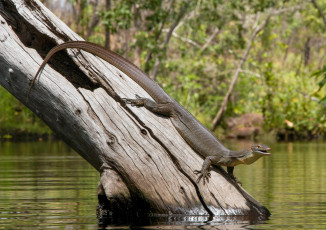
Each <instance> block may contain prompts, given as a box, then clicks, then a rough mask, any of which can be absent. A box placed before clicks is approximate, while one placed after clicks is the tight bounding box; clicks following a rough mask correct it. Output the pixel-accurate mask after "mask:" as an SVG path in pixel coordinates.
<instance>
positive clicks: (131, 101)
mask: <svg viewBox="0 0 326 230" xmlns="http://www.w3.org/2000/svg"><path fill="white" fill-rule="evenodd" d="M122 100H123V101H124V102H125V103H126V104H130V105H131V106H136V107H138V108H139V107H142V106H144V103H145V102H144V98H142V97H140V96H138V95H137V94H136V99H130V98H123V99H122Z"/></svg>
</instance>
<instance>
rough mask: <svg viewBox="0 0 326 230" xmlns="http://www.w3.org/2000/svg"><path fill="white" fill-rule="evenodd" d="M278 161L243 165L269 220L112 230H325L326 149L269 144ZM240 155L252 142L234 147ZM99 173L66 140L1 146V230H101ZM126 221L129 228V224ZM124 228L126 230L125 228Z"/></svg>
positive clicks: (178, 222) (242, 173)
mask: <svg viewBox="0 0 326 230" xmlns="http://www.w3.org/2000/svg"><path fill="white" fill-rule="evenodd" d="M267 144H268V145H270V146H271V147H272V148H273V149H272V155H271V156H269V157H265V158H262V159H261V160H259V161H257V162H255V163H254V164H253V165H251V166H238V167H236V169H235V175H236V176H237V177H238V178H239V180H241V181H242V182H243V187H244V188H245V189H246V190H247V191H248V192H249V193H250V194H251V195H252V196H253V197H255V198H256V199H257V200H258V201H260V202H261V203H262V204H263V205H264V206H266V207H267V208H268V209H269V210H270V211H271V213H272V216H271V218H270V219H269V220H267V221H264V222H258V223H256V222H250V221H248V220H245V219H242V220H241V217H240V219H239V217H237V218H236V219H234V218H232V217H227V218H224V217H222V218H219V217H216V218H215V219H213V220H212V221H208V220H206V219H205V218H206V217H180V216H168V217H159V218H158V217H155V218H154V217H151V218H149V219H146V220H141V219H140V218H138V217H135V218H133V219H131V220H128V221H127V222H128V223H129V224H127V226H126V222H125V220H124V219H123V218H122V217H121V219H120V220H122V221H119V220H117V219H109V220H108V221H109V222H107V223H103V224H104V225H102V226H107V224H109V225H110V228H118V227H122V228H124V227H128V226H142V227H143V228H161V229H180V228H187V229H189V228H190V229H196V228H198V227H200V228H203V229H210V228H216V227H217V226H218V227H219V228H223V229H261V228H263V229H287V228H292V229H298V228H309V229H326V182H325V177H326V165H325V164H326V152H325V150H326V144H325V143H281V144H269V143H267ZM229 145H230V147H231V146H232V149H235V148H238V149H241V148H243V147H244V145H250V143H247V142H244V143H238V142H237V143H229ZM98 179H99V177H98V173H97V172H96V171H95V170H94V169H93V168H92V167H91V166H90V165H89V164H88V163H87V162H86V161H84V160H83V159H82V158H81V157H80V156H78V155H77V154H76V153H75V152H73V151H72V150H71V149H70V148H69V147H68V146H66V145H65V144H63V143H61V142H56V143H51V142H37V143H10V142H9V143H1V144H0V229H8V228H10V229H26V228H29V229H46V228H60V229H61V228H65V229H97V228H98V227H101V225H100V226H99V225H98V220H97V217H96V205H97V196H96V193H97V183H98ZM122 223H124V224H122ZM121 225H122V226H121Z"/></svg>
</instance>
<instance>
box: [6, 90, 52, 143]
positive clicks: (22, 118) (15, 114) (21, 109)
mask: <svg viewBox="0 0 326 230" xmlns="http://www.w3.org/2000/svg"><path fill="white" fill-rule="evenodd" d="M50 132H51V131H50V129H49V128H48V127H47V126H46V125H45V124H44V123H43V122H42V121H40V120H39V119H38V118H37V117H36V115H34V114H33V113H32V112H31V111H30V110H29V109H28V108H27V107H25V106H24V105H23V104H22V103H20V102H19V101H18V100H17V99H16V98H14V97H13V96H12V95H11V94H10V93H9V92H7V91H6V90H5V89H4V88H2V87H0V137H2V138H6V139H8V138H9V139H10V138H11V135H10V134H16V133H26V134H28V133H37V134H49V133H50Z"/></svg>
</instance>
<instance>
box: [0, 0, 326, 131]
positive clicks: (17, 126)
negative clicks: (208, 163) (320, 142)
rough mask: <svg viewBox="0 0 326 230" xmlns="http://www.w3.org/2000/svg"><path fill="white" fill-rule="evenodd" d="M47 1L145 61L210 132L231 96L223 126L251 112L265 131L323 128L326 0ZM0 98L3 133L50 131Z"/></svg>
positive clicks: (75, 23)
mask: <svg viewBox="0 0 326 230" xmlns="http://www.w3.org/2000/svg"><path fill="white" fill-rule="evenodd" d="M43 2H44V3H45V4H46V5H47V6H48V7H50V9H52V10H53V11H54V12H55V13H56V14H57V15H58V16H59V17H61V18H62V19H63V20H64V21H65V22H66V23H67V24H68V25H69V26H70V27H71V28H73V29H74V30H75V31H77V32H78V33H79V34H80V35H82V36H83V37H84V38H85V39H86V40H89V41H92V42H95V43H98V44H101V45H103V46H106V47H107V48H110V49H112V50H114V51H116V52H118V53H120V54H122V55H123V56H125V57H127V58H128V59H130V60H132V61H133V62H134V63H135V64H136V65H138V66H140V67H141V68H142V69H143V70H145V72H147V73H148V74H149V76H151V77H152V78H153V79H155V80H156V81H157V82H159V84H160V85H161V86H162V87H163V88H164V89H165V90H166V91H167V92H168V93H169V94H170V95H171V96H172V97H173V98H175V99H176V100H177V101H179V102H180V103H181V104H182V105H184V106H185V107H186V108H187V109H188V110H190V111H191V112H192V113H193V114H194V115H195V116H196V117H197V118H198V119H199V120H200V121H202V122H203V123H204V124H205V125H207V126H208V127H210V128H214V124H213V120H214V118H215V117H216V115H217V113H218V111H219V109H220V108H221V106H222V104H223V101H225V102H227V103H226V105H227V106H226V108H225V111H224V110H223V111H222V112H223V113H222V114H223V116H222V119H217V121H216V120H215V124H219V126H218V127H219V128H220V129H218V130H220V131H221V127H224V128H225V127H226V125H225V120H226V118H227V117H234V116H238V115H241V114H245V113H259V114H262V115H263V117H264V128H265V130H266V131H275V132H284V130H292V131H294V132H295V133H298V134H300V135H301V136H305V137H307V136H310V137H311V136H315V135H317V136H318V135H321V134H324V133H325V131H326V93H325V87H323V85H325V84H326V65H325V66H324V63H325V56H326V49H325V47H326V20H325V16H324V14H326V1H321V0H319V1H314V0H313V1H298V0H293V1H287V0H283V1H274V0H264V1H259V0H245V1H236V0H230V1H221V0H199V1H187V0H171V1H163V0H133V1H131V0H117V1H110V0H105V1H104V0H102V1H101V0H92V1H91V0H69V1H68V0H67V1H66V2H64V4H63V1H58V0H57V1H55V0H52V1H51V0H44V1H43ZM232 80H234V82H235V85H232V84H231V82H232ZM233 86H234V87H233ZM228 91H229V92H230V93H231V94H230V95H229V96H225V95H227V92H228ZM0 97H1V100H0V108H1V113H0V127H1V130H2V131H3V130H7V131H8V130H20V131H27V130H28V131H29V132H48V131H47V129H45V128H44V125H43V124H41V123H40V122H39V121H38V120H35V117H34V115H32V114H31V113H30V112H29V111H27V110H26V109H25V108H23V106H22V105H21V104H20V103H19V102H17V101H16V100H14V99H13V98H11V97H9V95H8V94H7V93H6V92H4V90H3V89H0ZM220 121H222V122H220Z"/></svg>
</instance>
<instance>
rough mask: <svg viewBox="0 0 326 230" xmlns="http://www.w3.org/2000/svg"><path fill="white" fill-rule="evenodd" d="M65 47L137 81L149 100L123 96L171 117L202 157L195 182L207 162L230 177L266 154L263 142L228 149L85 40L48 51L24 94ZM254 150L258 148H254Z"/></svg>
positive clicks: (139, 75)
mask: <svg viewBox="0 0 326 230" xmlns="http://www.w3.org/2000/svg"><path fill="white" fill-rule="evenodd" d="M67 48H78V49H82V50H85V51H87V52H89V53H92V54H94V55H96V56H98V57H100V58H102V59H104V60H105V61H107V62H109V63H110V64H112V65H113V66H115V67H116V68H118V69H119V70H121V71H122V72H124V73H125V74H126V75H127V76H128V77H130V78H131V79H132V80H134V81H135V82H136V83H137V84H139V85H140V86H141V87H142V88H143V89H144V90H145V91H146V92H147V93H148V94H149V95H150V96H151V97H152V98H153V99H154V101H153V100H151V99H147V98H140V97H138V98H136V99H126V102H127V103H129V104H131V105H132V106H137V107H142V106H144V107H145V108H146V109H148V110H150V111H152V112H153V113H156V114H160V115H163V116H167V117H169V118H170V119H171V121H172V123H173V125H174V126H175V128H176V129H177V131H178V132H179V133H180V135H181V136H182V137H183V139H184V140H185V141H186V142H187V143H188V144H189V145H190V146H191V147H192V148H193V149H194V150H195V151H196V152H197V153H198V154H200V155H201V156H202V157H204V158H205V161H204V164H203V167H202V169H201V170H200V171H198V170H196V171H194V173H196V174H199V177H198V180H197V182H198V183H199V182H200V180H201V179H203V181H204V184H205V181H207V182H208V180H209V177H210V173H209V168H210V166H211V164H214V165H220V166H226V167H228V172H229V174H230V176H231V177H232V178H233V179H235V177H234V176H233V167H234V166H236V165H238V164H251V163H253V162H254V161H256V160H257V159H259V158H260V157H261V156H264V155H268V154H269V153H267V151H268V150H270V148H269V147H268V146H266V145H258V146H252V147H251V148H250V150H247V149H245V150H242V151H231V150H229V149H228V148H226V147H225V146H224V145H223V144H222V143H221V142H220V141H219V140H218V139H217V138H216V136H215V135H214V134H213V133H212V132H210V131H209V130H208V129H207V128H206V127H205V126H204V125H203V124H201V123H200V122H199V121H198V120H197V119H196V118H195V117H194V116H193V115H192V114H191V113H189V112H188V110H186V109H185V108H183V107H182V106H181V105H180V104H179V103H177V102H176V101H175V100H173V99H172V98H171V97H170V96H169V95H167V94H166V93H165V92H164V90H163V89H162V88H161V87H160V86H159V85H158V84H157V83H156V82H154V81H153V80H152V79H150V78H149V77H148V76H147V75H146V74H145V73H144V72H143V71H142V70H140V69H139V68H138V67H137V66H135V65H134V64H132V63H131V62H129V61H128V60H127V59H125V58H123V57H121V56H120V55H118V54H116V53H114V52H112V51H110V50H106V49H104V48H103V47H101V46H98V45H95V44H93V43H89V42H84V41H74V42H66V43H63V44H60V45H58V46H56V47H54V48H53V49H52V50H50V52H49V53H48V54H47V56H46V58H45V59H44V61H43V63H42V65H41V66H40V68H39V70H38V71H37V73H36V75H35V77H34V79H33V81H32V84H31V86H30V89H29V91H28V96H29V94H30V91H31V89H32V87H33V85H34V83H35V80H36V78H37V77H38V75H39V73H40V71H41V70H42V69H43V68H44V66H45V65H46V63H47V62H48V60H49V59H50V58H51V57H52V55H54V54H55V53H56V52H58V51H60V50H63V49H67ZM256 149H258V150H257V151H255V150H256ZM259 150H260V151H259ZM248 162H250V163H248Z"/></svg>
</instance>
